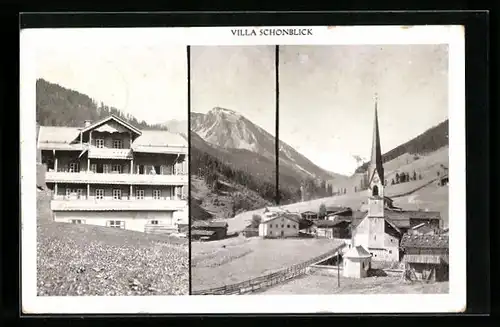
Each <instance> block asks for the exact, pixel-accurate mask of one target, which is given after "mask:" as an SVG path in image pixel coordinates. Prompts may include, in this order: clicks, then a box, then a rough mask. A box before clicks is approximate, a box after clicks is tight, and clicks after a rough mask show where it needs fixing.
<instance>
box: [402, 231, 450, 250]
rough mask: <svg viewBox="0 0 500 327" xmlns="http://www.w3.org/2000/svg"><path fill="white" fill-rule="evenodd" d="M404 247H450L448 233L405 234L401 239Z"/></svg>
mask: <svg viewBox="0 0 500 327" xmlns="http://www.w3.org/2000/svg"><path fill="white" fill-rule="evenodd" d="M401 247H403V248H448V247H449V239H448V236H447V235H410V234H405V235H403V238H402V239H401Z"/></svg>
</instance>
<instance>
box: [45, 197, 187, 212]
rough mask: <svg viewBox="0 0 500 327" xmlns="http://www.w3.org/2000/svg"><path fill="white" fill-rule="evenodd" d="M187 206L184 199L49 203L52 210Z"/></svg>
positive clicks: (117, 209)
mask: <svg viewBox="0 0 500 327" xmlns="http://www.w3.org/2000/svg"><path fill="white" fill-rule="evenodd" d="M186 206H187V201H186V200H144V199H141V200H136V199H130V200H95V199H88V200H87V199H76V200H75V199H71V200H68V199H55V200H52V201H51V203H50V208H51V210H53V211H176V210H183V209H185V208H186Z"/></svg>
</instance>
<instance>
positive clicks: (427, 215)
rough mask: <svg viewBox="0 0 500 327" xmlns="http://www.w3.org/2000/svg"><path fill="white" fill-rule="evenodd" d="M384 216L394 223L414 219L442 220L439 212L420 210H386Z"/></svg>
mask: <svg viewBox="0 0 500 327" xmlns="http://www.w3.org/2000/svg"><path fill="white" fill-rule="evenodd" d="M384 215H385V216H386V217H387V218H390V219H391V220H393V221H396V220H409V219H411V218H413V219H441V213H440V212H439V211H419V210H390V209H386V210H385V211H384Z"/></svg>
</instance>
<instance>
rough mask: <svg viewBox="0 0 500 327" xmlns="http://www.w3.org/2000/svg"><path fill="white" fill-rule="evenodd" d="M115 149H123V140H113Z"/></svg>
mask: <svg viewBox="0 0 500 327" xmlns="http://www.w3.org/2000/svg"><path fill="white" fill-rule="evenodd" d="M113 149H123V141H122V140H113Z"/></svg>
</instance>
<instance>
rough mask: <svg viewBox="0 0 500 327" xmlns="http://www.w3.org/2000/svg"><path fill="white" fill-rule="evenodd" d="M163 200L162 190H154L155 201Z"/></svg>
mask: <svg viewBox="0 0 500 327" xmlns="http://www.w3.org/2000/svg"><path fill="white" fill-rule="evenodd" d="M160 198H161V190H153V199H155V200H159V199H160Z"/></svg>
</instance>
